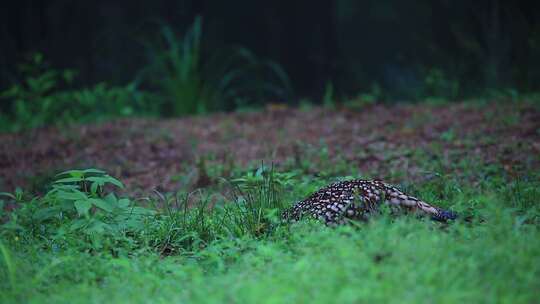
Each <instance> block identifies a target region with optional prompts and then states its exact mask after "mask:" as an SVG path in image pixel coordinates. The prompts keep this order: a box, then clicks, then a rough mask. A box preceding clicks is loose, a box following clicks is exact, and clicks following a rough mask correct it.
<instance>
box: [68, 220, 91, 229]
mask: <svg viewBox="0 0 540 304" xmlns="http://www.w3.org/2000/svg"><path fill="white" fill-rule="evenodd" d="M87 224H88V219H77V220H74V221H73V224H71V227H69V228H70V230H71V231H74V230H78V229H81V228H83V227H84V226H86V225H87Z"/></svg>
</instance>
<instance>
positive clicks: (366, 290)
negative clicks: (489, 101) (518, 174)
mask: <svg viewBox="0 0 540 304" xmlns="http://www.w3.org/2000/svg"><path fill="white" fill-rule="evenodd" d="M470 170H471V171H470V172H468V173H469V174H471V175H475V177H476V179H477V180H476V182H475V183H469V181H463V182H460V180H458V179H457V178H454V177H452V176H451V175H448V174H441V175H438V176H437V177H436V178H434V179H432V180H430V181H427V182H424V183H422V184H418V185H408V186H407V190H408V191H410V192H411V193H413V194H415V195H417V196H419V197H422V198H424V199H426V200H429V201H432V202H434V203H436V204H439V205H440V206H442V207H446V208H452V209H453V210H456V211H458V212H460V214H462V215H464V216H463V217H465V216H468V218H467V220H464V219H462V220H458V221H456V222H453V223H450V224H441V223H437V222H432V221H429V220H427V219H419V218H416V217H414V216H400V217H397V218H393V217H390V216H389V215H380V216H378V217H375V218H373V219H372V220H370V222H369V223H362V224H360V223H359V224H357V225H351V226H345V227H339V228H337V229H331V228H327V227H324V226H323V225H321V224H320V223H318V222H315V221H309V220H305V221H302V222H299V223H294V224H288V223H281V222H280V221H279V220H278V219H277V214H279V211H280V210H282V209H283V208H284V207H285V206H287V205H290V202H291V201H293V200H294V199H298V198H299V197H301V196H302V195H305V193H309V192H310V191H312V189H314V188H317V187H318V186H320V185H321V184H323V183H324V182H326V181H327V180H325V181H320V180H315V179H311V178H308V177H306V176H303V175H301V174H296V175H295V174H291V173H280V172H272V171H271V170H269V169H268V168H267V169H261V170H257V171H256V172H250V173H247V174H245V175H244V176H242V177H240V178H238V179H236V186H237V187H238V188H237V190H238V191H237V195H236V196H233V197H228V198H223V199H222V201H219V200H218V199H216V198H215V197H214V199H211V197H212V196H211V193H209V194H208V196H201V197H202V199H200V200H198V202H199V203H198V204H195V205H194V206H192V207H191V208H186V207H187V205H186V203H187V202H188V201H189V200H188V199H187V194H186V195H178V196H177V197H175V196H171V195H162V196H160V198H158V199H154V200H152V199H151V200H149V201H147V204H146V205H147V207H146V209H150V210H151V211H153V212H154V213H153V215H151V216H149V217H145V218H142V219H141V218H137V217H135V219H132V220H135V222H136V223H135V224H133V226H125V227H123V228H122V229H118V230H111V231H112V232H111V231H109V230H107V229H105V230H101V231H97V232H96V231H92V232H91V233H89V231H88V230H87V229H89V228H78V229H72V228H73V222H74V221H80V220H82V219H88V220H94V221H102V222H103V223H104V224H107V225H111V226H113V227H117V226H114V225H113V224H118V223H115V222H114V221H113V220H112V219H114V217H113V215H114V213H110V212H108V211H107V210H100V209H99V208H98V207H93V209H90V210H86V209H84V210H83V211H85V212H88V213H84V212H83V213H82V214H79V213H78V211H80V210H79V209H76V207H77V206H79V207H80V205H81V204H80V203H79V204H78V205H75V208H73V207H71V205H69V204H68V205H67V207H65V208H67V209H65V210H64V214H63V217H62V218H58V217H54V218H49V219H47V220H45V221H41V222H40V221H38V220H37V219H35V218H36V217H35V216H33V215H35V214H36V213H38V211H39V210H42V209H43V208H50V206H49V205H47V204H48V203H47V200H46V199H45V197H43V198H34V200H33V201H30V200H29V199H28V198H26V199H25V198H24V195H21V194H20V193H19V194H18V195H17V197H14V198H12V199H15V200H16V201H19V203H20V204H21V205H24V207H22V208H20V209H19V210H18V211H16V212H14V213H13V214H12V215H11V218H12V221H11V222H8V223H7V224H5V225H4V226H3V227H2V234H1V235H2V245H1V246H0V249H1V250H0V253H1V255H0V265H1V266H0V291H1V292H0V300H1V301H2V302H3V303H20V302H29V303H42V302H52V303H91V302H108V303H161V302H163V303H171V302H179V303H184V302H189V303H193V302H194V303H224V302H233V303H283V302H286V303H295V302H300V303H302V302H316V303H329V302H330V303H331V302H334V303H359V302H360V303H362V302H365V303H379V302H381V303H387V302H393V303H434V302H435V303H458V302H459V303H461V302H465V303H494V302H502V303H505V302H506V303H533V302H535V301H537V299H538V293H537V290H538V289H539V288H540V263H538V256H540V241H539V240H540V229H539V227H540V208H539V206H540V205H539V204H538V203H539V202H538V197H540V182H539V179H538V174H537V173H534V172H530V174H529V175H527V176H524V177H522V178H520V179H519V180H511V179H509V178H507V177H505V176H504V174H503V173H502V172H501V171H497V169H494V168H486V170H488V171H489V172H490V174H487V173H486V174H483V173H482V168H479V167H478V166H476V167H474V168H473V167H472V166H471V169H470ZM493 172H495V173H496V174H495V173H493ZM80 173H81V171H75V175H78V177H79V178H86V181H88V179H89V178H88V177H84V175H83V176H82V177H81V175H80ZM484 173H485V172H484ZM96 174H97V177H100V178H97V179H96V178H94V180H99V181H102V182H105V183H106V182H107V181H108V179H107V178H108V177H107V176H106V175H105V176H104V175H99V173H97V171H95V172H94V171H89V175H90V176H94V177H96ZM63 177H65V175H63ZM467 180H469V179H467ZM110 181H111V182H112V180H110ZM60 184H62V183H60ZM83 186H84V184H83V185H81V187H83ZM88 186H90V187H91V185H89V184H86V185H85V186H84V187H88ZM94 188H95V187H94ZM96 189H97V190H96V191H95V192H92V191H90V192H88V193H87V195H88V197H89V198H96V199H100V197H102V196H103V195H104V194H105V193H102V194H100V191H103V192H106V191H105V190H106V188H104V189H101V188H99V187H98V188H96ZM92 193H94V194H92ZM93 195H94V196H93ZM100 195H101V196H100ZM64 196H65V197H68V198H69V197H70V196H69V195H67V196H66V194H64ZM46 197H47V196H46ZM53 198H55V199H59V198H58V196H57V197H53ZM207 198H208V199H207ZM51 199H52V198H51V196H50V195H49V200H51ZM91 202H94V201H93V200H92V201H91ZM124 202H126V201H124ZM100 204H101V203H99V204H98V205H100ZM212 204H215V206H216V207H214V208H211V207H210V206H211V205H212ZM83 205H84V204H83ZM135 205H136V204H135V202H134V201H130V205H129V206H130V208H135ZM152 205H156V207H148V206H152ZM69 208H73V209H69ZM126 208H127V207H126ZM111 212H112V211H111ZM14 216H15V217H16V216H18V217H19V218H18V219H16V221H15V222H16V224H17V225H19V227H14V225H13V217H14ZM23 217H24V218H23ZM463 217H462V218H463ZM31 219H33V220H31ZM145 219H146V220H145ZM127 220H129V217H128V218H127V219H126V218H121V219H117V221H127ZM10 223H11V224H10ZM122 223H123V222H122ZM10 225H11V226H10ZM68 228H71V229H68ZM59 231H62V232H61V233H59Z"/></svg>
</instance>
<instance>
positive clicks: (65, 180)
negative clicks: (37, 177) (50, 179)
mask: <svg viewBox="0 0 540 304" xmlns="http://www.w3.org/2000/svg"><path fill="white" fill-rule="evenodd" d="M81 181H83V179H82V178H80V177H66V178H61V179H58V180H55V181H54V183H55V184H64V183H78V182H81Z"/></svg>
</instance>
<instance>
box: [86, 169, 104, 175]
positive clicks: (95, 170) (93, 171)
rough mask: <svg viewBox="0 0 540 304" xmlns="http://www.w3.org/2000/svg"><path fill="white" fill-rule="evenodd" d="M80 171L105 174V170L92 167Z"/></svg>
mask: <svg viewBox="0 0 540 304" xmlns="http://www.w3.org/2000/svg"><path fill="white" fill-rule="evenodd" d="M82 172H83V173H85V174H86V173H94V174H105V171H102V170H98V169H93V168H90V169H86V170H82Z"/></svg>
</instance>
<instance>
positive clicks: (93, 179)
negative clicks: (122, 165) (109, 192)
mask: <svg viewBox="0 0 540 304" xmlns="http://www.w3.org/2000/svg"><path fill="white" fill-rule="evenodd" d="M86 180H88V181H91V182H96V183H99V184H100V185H103V184H105V183H109V184H113V185H115V186H118V187H120V188H124V185H123V184H122V183H121V182H120V181H119V180H117V179H116V178H114V177H112V176H110V175H105V176H91V177H88V178H87V179H86Z"/></svg>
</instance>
